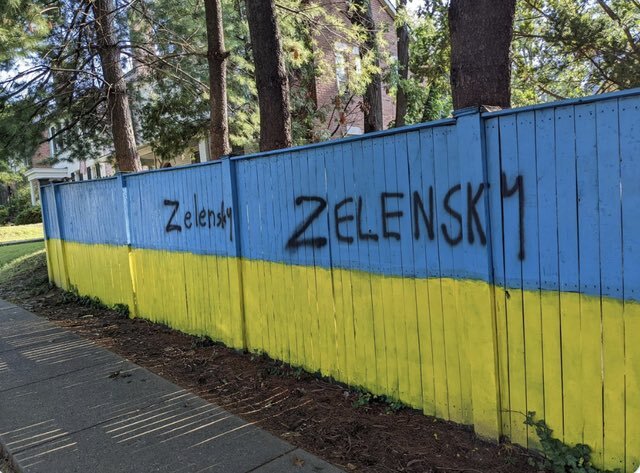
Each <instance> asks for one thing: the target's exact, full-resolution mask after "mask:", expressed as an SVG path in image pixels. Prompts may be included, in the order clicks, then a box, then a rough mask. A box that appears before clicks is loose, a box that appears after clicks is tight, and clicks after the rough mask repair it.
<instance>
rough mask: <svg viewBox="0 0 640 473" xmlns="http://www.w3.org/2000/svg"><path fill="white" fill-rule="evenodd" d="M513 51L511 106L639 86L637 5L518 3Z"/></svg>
mask: <svg viewBox="0 0 640 473" xmlns="http://www.w3.org/2000/svg"><path fill="white" fill-rule="evenodd" d="M511 49H512V58H513V74H512V84H513V85H512V95H513V97H512V102H513V104H514V105H527V104H532V103H537V102H544V101H549V100H557V99H562V98H566V97H577V96H582V95H591V94H594V93H602V92H609V91H613V90H620V89H627V88H631V87H637V86H639V85H640V4H638V2H636V1H628V0H607V1H604V0H597V1H587V0H523V1H520V2H518V10H517V13H516V22H515V28H514V40H513V43H512V48H511Z"/></svg>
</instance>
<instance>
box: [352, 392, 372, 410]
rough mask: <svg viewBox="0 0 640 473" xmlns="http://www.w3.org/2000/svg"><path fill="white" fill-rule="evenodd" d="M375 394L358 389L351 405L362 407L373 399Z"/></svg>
mask: <svg viewBox="0 0 640 473" xmlns="http://www.w3.org/2000/svg"><path fill="white" fill-rule="evenodd" d="M374 398H375V396H374V395H373V394H371V393H369V392H366V391H358V392H357V397H356V400H355V401H353V404H352V406H353V407H364V406H368V405H369V404H371V403H372V402H373V401H374Z"/></svg>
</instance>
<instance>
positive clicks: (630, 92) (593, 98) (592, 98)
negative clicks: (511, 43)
mask: <svg viewBox="0 0 640 473" xmlns="http://www.w3.org/2000/svg"><path fill="white" fill-rule="evenodd" d="M635 95H640V87H638V88H634V89H627V90H618V91H616V92H607V93H606V94H596V95H589V96H587V97H577V98H573V99H565V100H557V101H555V102H546V103H539V104H535V105H528V106H526V107H518V108H505V109H504V110H497V111H495V112H484V113H482V118H486V119H488V118H493V117H499V116H503V115H511V114H516V113H523V112H531V111H535V110H542V109H546V108H558V107H566V106H569V105H580V104H584V103H592V102H600V101H602V100H609V99H618V98H623V97H631V96H635Z"/></svg>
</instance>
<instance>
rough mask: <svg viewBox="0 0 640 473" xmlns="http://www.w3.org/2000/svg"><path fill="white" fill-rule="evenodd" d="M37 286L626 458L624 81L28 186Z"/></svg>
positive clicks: (529, 441) (638, 391)
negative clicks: (239, 153) (446, 116)
mask: <svg viewBox="0 0 640 473" xmlns="http://www.w3.org/2000/svg"><path fill="white" fill-rule="evenodd" d="M42 203H43V214H44V221H45V229H46V236H47V250H48V251H47V258H48V264H49V273H50V278H51V280H52V281H53V282H55V283H56V284H57V285H59V286H61V287H63V288H66V289H70V288H76V289H77V290H78V291H79V292H80V293H81V294H87V295H91V296H96V297H98V298H100V299H101V300H102V301H103V302H105V303H107V304H115V303H123V304H127V305H128V306H129V308H130V310H131V313H132V314H133V315H134V316H137V317H144V318H147V319H150V320H153V321H157V322H162V323H165V324H167V325H170V326H172V327H175V328H176V329H179V330H182V331H185V332H188V333H192V334H200V335H208V336H210V337H212V338H214V339H217V340H220V341H222V342H224V343H225V344H227V345H229V346H232V347H237V348H247V349H249V350H255V351H264V352H266V353H268V354H269V355H270V356H272V357H274V358H277V359H280V360H283V361H286V362H288V363H291V364H293V365H296V366H303V367H305V368H306V369H308V370H310V371H320V372H321V373H322V374H324V375H329V376H333V377H335V378H336V379H338V380H340V381H344V382H346V383H349V384H351V385H354V386H363V387H365V388H366V389H368V390H371V391H373V392H374V393H379V394H386V395H388V396H391V397H393V398H397V399H400V400H401V401H404V402H405V403H407V404H409V405H411V406H414V407H416V408H419V409H422V410H423V411H424V412H425V413H426V414H429V415H435V416H437V417H440V418H444V419H450V420H453V421H455V422H459V423H463V424H472V425H474V428H475V429H476V431H477V432H478V433H479V434H480V435H483V436H488V437H492V438H498V437H499V436H500V435H505V436H507V437H509V438H511V439H512V440H513V441H515V442H517V443H520V444H522V445H525V446H530V447H533V448H535V447H536V438H535V434H534V432H532V431H531V430H527V428H526V427H525V426H524V425H523V421H524V413H525V412H527V411H535V412H536V413H537V415H538V417H539V418H544V419H545V420H546V421H547V423H548V424H549V425H550V426H551V427H552V428H553V429H554V431H555V433H556V435H557V436H558V437H559V438H561V439H563V440H564V441H565V442H567V443H576V442H584V443H587V444H589V445H590V446H591V447H593V449H594V451H595V455H596V460H597V463H598V464H599V465H601V466H604V467H606V468H621V469H623V470H625V471H633V470H635V469H636V468H637V467H638V465H640V305H639V301H640V236H639V235H640V90H634V91H627V92H622V93H616V94H610V95H604V96H599V97H589V98H585V99H581V100H575V101H567V102H558V103H554V104H547V105H540V106H535V107H530V108H523V109H515V110H508V111H501V112H493V113H482V114H480V113H477V112H473V111H472V112H467V111H462V112H461V113H458V114H457V116H456V118H455V119H451V120H443V121H439V122H433V123H427V124H423V125H417V126H412V127H405V128H401V129H398V130H392V131H387V132H382V133H378V134H373V135H368V136H366V137H359V138H352V139H344V140H340V141H333V142H329V143H323V144H319V145H311V146H306V147H300V148H293V149H287V150H281V151H277V152H271V153H262V154H257V155H251V156H244V157H235V158H228V159H223V160H221V161H218V162H211V163H206V164H201V165H194V166H187V167H181V168H172V169H163V170H159V171H149V172H142V173H138V174H131V175H126V176H125V175H120V176H118V177H116V178H111V179H103V180H99V181H90V182H82V183H70V184H62V185H55V186H48V187H45V188H43V190H42Z"/></svg>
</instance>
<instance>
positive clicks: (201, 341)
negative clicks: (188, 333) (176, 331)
mask: <svg viewBox="0 0 640 473" xmlns="http://www.w3.org/2000/svg"><path fill="white" fill-rule="evenodd" d="M215 344H216V342H214V341H213V340H211V337H208V336H207V335H201V336H198V337H194V340H193V341H192V342H191V347H192V348H208V347H212V346H214V345H215Z"/></svg>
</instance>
